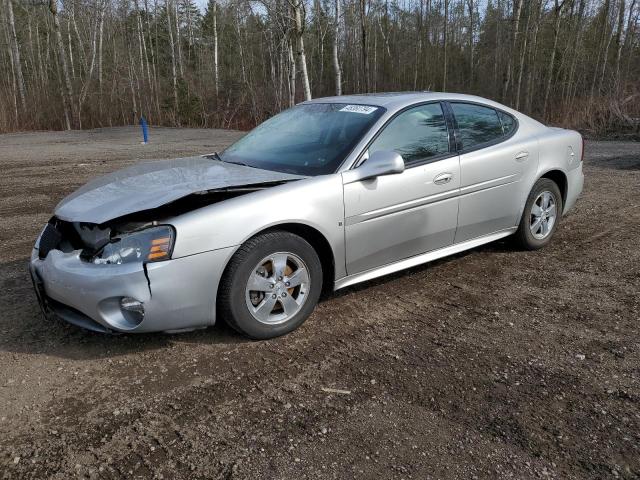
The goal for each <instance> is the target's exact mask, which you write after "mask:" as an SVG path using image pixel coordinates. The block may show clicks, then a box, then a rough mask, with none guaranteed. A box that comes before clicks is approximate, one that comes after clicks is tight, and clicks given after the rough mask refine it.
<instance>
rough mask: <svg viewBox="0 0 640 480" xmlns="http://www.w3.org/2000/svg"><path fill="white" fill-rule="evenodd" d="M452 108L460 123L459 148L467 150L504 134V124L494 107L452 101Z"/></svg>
mask: <svg viewBox="0 0 640 480" xmlns="http://www.w3.org/2000/svg"><path fill="white" fill-rule="evenodd" d="M451 108H452V109H453V114H454V115H455V117H456V122H457V123H458V132H459V138H458V141H459V143H460V144H461V145H459V146H458V147H459V148H462V149H465V150H466V149H468V148H472V147H474V146H476V145H480V144H482V143H487V142H491V141H493V140H496V139H498V138H500V137H501V136H502V124H501V123H500V119H499V118H498V113H497V112H496V111H495V110H494V109H493V108H490V107H483V106H481V105H474V104H471V103H452V104H451Z"/></svg>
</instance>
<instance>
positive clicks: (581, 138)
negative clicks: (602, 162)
mask: <svg viewBox="0 0 640 480" xmlns="http://www.w3.org/2000/svg"><path fill="white" fill-rule="evenodd" d="M580 140H582V151H581V152H580V161H581V162H583V161H584V137H583V136H582V135H580Z"/></svg>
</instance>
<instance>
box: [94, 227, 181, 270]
mask: <svg viewBox="0 0 640 480" xmlns="http://www.w3.org/2000/svg"><path fill="white" fill-rule="evenodd" d="M174 239H175V233H174V230H173V228H172V227H170V226H169V225H162V226H159V227H152V228H147V229H145V230H140V231H138V232H133V233H128V234H125V235H120V236H118V237H115V238H113V239H112V240H111V242H110V243H108V244H107V245H105V246H104V247H103V248H102V250H100V252H98V253H97V254H96V255H95V256H94V257H93V258H92V259H91V261H92V262H93V263H95V264H97V265H113V264H115V265H120V264H123V263H133V262H142V263H147V262H159V261H162V260H169V259H170V258H171V252H172V251H173V242H174Z"/></svg>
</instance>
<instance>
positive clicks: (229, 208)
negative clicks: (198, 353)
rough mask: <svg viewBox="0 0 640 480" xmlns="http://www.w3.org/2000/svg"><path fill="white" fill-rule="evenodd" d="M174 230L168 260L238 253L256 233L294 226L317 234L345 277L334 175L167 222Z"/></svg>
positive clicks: (339, 194) (341, 210)
mask: <svg viewBox="0 0 640 480" xmlns="http://www.w3.org/2000/svg"><path fill="white" fill-rule="evenodd" d="M167 221H168V223H170V224H172V225H173V226H174V227H175V229H176V243H175V246H174V250H173V258H179V257H185V256H189V255H195V254H197V253H201V252H205V251H210V250H217V249H222V248H228V247H236V248H237V247H238V246H239V245H241V244H242V243H244V242H245V241H246V240H247V239H249V238H251V237H253V236H254V235H256V234H257V233H259V232H261V231H264V230H266V229H269V228H272V227H275V226H277V225H281V224H291V223H294V224H295V223H297V224H301V225H306V226H309V227H311V228H314V229H315V230H317V231H319V232H320V233H321V234H322V235H323V236H324V237H325V239H326V240H327V242H328V243H329V245H330V246H331V249H332V251H333V256H334V259H335V267H336V275H343V274H344V272H343V270H344V225H343V223H344V200H343V187H342V179H341V177H340V175H339V174H332V175H323V176H319V177H313V178H308V179H304V180H298V181H294V182H290V183H287V184H284V185H279V186H276V187H272V188H268V189H265V190H260V191H257V192H253V193H249V194H247V195H243V196H239V197H235V198H232V199H229V200H224V201H221V202H219V203H216V204H213V205H209V206H206V207H203V208H199V209H197V210H193V211H191V212H187V213H185V214H182V215H179V216H176V217H174V218H171V219H168V220H167Z"/></svg>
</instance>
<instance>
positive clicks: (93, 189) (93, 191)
mask: <svg viewBox="0 0 640 480" xmlns="http://www.w3.org/2000/svg"><path fill="white" fill-rule="evenodd" d="M301 178H305V177H302V176H299V175H291V174H288V173H280V172H274V171H271V170H262V169H258V168H252V167H245V166H244V165H236V164H232V163H225V162H221V161H218V160H213V159H210V158H205V157H187V158H178V159H175V160H159V161H151V162H141V163H138V164H136V165H132V166H131V167H128V168H125V169H123V170H118V171H116V172H113V173H110V174H107V175H104V176H102V177H98V178H96V179H94V180H92V181H90V182H89V183H87V184H86V185H84V186H83V187H81V188H79V189H78V190H76V191H75V192H74V193H72V194H71V195H69V196H68V197H66V198H65V199H64V200H62V201H61V202H60V203H59V204H58V205H57V206H56V209H55V215H56V217H58V218H60V219H61V220H66V221H69V222H88V223H97V224H100V223H104V222H106V221H107V220H111V219H114V218H118V217H121V216H123V215H128V214H130V213H135V212H139V211H142V210H149V209H152V208H157V207H160V206H162V205H166V204H167V203H170V202H173V201H175V200H178V199H180V198H182V197H185V196H187V195H190V194H192V193H198V192H205V191H209V190H217V189H226V188H233V187H241V186H245V185H259V184H261V183H271V182H279V181H287V180H297V179H301Z"/></svg>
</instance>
